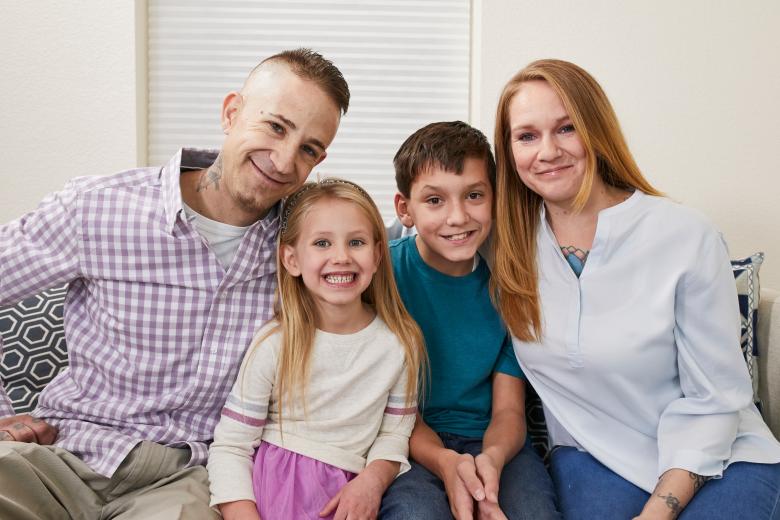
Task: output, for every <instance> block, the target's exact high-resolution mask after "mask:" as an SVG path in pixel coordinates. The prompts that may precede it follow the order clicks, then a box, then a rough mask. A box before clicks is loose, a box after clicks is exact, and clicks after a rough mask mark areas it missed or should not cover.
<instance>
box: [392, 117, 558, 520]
mask: <svg viewBox="0 0 780 520" xmlns="http://www.w3.org/2000/svg"><path fill="white" fill-rule="evenodd" d="M393 163H394V165H395V171H396V183H397V185H398V193H397V194H396V196H395V208H396V213H397V214H398V218H399V220H400V221H401V223H402V224H403V225H404V226H406V227H407V228H410V227H412V226H414V227H415V228H416V230H417V235H416V236H407V237H404V238H401V239H398V240H394V241H392V242H391V243H390V255H391V257H392V261H393V270H394V272H395V277H396V282H397V283H398V289H399V292H400V293H401V297H402V298H403V301H404V304H405V305H406V307H407V309H408V310H409V312H410V313H411V315H412V317H413V318H414V319H415V320H416V321H417V323H418V324H419V325H420V328H421V329H422V331H423V334H424V335H425V342H426V347H427V349H428V356H429V361H430V379H429V381H428V385H427V387H426V388H425V391H424V400H423V402H421V405H420V413H418V416H417V423H416V425H415V428H414V431H413V432H412V437H411V439H410V443H409V447H410V454H411V456H412V458H413V459H414V460H413V461H412V469H411V470H410V471H409V472H407V473H405V474H404V475H401V476H400V477H399V478H398V479H397V480H396V481H395V483H394V484H393V485H392V486H391V487H390V488H389V489H388V491H387V493H386V494H385V496H384V499H383V502H382V509H381V511H380V517H381V518H383V519H400V518H433V519H438V518H451V516H450V514H451V515H452V516H454V517H455V518H456V519H469V520H470V519H472V518H474V517H475V514H477V515H478V516H479V518H505V517H508V518H534V519H544V518H559V516H558V513H557V512H556V510H555V501H554V492H553V488H552V484H551V482H550V479H549V476H548V475H547V472H546V471H545V468H544V465H543V464H542V462H541V460H540V459H539V457H538V455H536V453H535V452H534V451H533V449H532V448H531V446H530V444H526V443H525V440H526V428H525V404H524V402H525V386H524V385H525V383H524V378H523V374H522V371H521V370H520V367H519V366H518V364H517V360H516V358H515V356H514V352H513V351H512V346H511V342H510V341H509V337H508V335H507V333H506V329H505V327H504V325H503V323H502V321H501V319H500V317H499V316H498V313H497V312H496V310H495V308H494V307H493V305H492V303H491V300H490V294H489V277H490V272H489V270H488V267H487V265H486V264H485V261H484V260H483V259H482V258H481V257H480V256H479V254H478V253H477V249H478V248H479V247H480V246H481V245H482V244H483V243H484V242H485V240H486V239H487V238H488V235H489V234H490V229H491V223H492V215H493V190H494V188H495V172H496V167H495V161H494V159H493V154H492V153H491V150H490V145H489V144H488V141H487V139H486V138H485V136H484V135H483V134H482V133H481V132H480V131H479V130H477V129H475V128H472V127H470V126H469V125H467V124H466V123H463V122H460V121H454V122H442V123H433V124H430V125H428V126H425V127H424V128H421V129H420V130H418V131H417V132H415V133H414V134H412V135H411V136H410V137H409V138H408V139H407V140H406V141H405V142H404V143H403V145H401V148H400V149H399V150H398V153H396V156H395V158H394V160H393Z"/></svg>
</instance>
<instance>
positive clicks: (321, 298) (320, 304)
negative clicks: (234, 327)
mask: <svg viewBox="0 0 780 520" xmlns="http://www.w3.org/2000/svg"><path fill="white" fill-rule="evenodd" d="M280 254H281V255H282V263H283V264H284V266H285V268H286V269H287V270H288V271H289V272H290V274H291V275H293V276H300V277H302V278H303V283H304V285H305V286H306V288H307V289H308V290H309V293H310V294H311V296H312V297H313V299H314V302H315V304H316V306H317V310H318V314H319V316H321V317H325V316H333V315H338V316H343V317H345V318H346V317H348V316H350V314H349V313H350V312H357V313H360V312H363V306H362V302H361V300H360V296H361V295H362V294H363V291H365V290H366V289H367V288H368V285H369V284H370V283H371V279H372V277H373V276H374V273H375V272H376V270H377V267H378V266H379V260H380V256H381V249H380V247H379V244H378V243H377V242H376V241H375V240H374V230H373V228H372V226H371V222H370V221H369V220H368V218H367V217H366V215H365V214H364V213H363V211H362V210H361V209H360V207H359V206H358V205H357V204H355V203H353V202H349V201H345V200H340V199H332V198H327V199H322V200H320V201H318V202H316V203H315V204H314V205H313V206H312V207H311V209H310V210H309V211H308V213H307V214H306V215H305V216H304V218H303V222H301V233H300V235H299V236H298V240H297V241H296V243H295V244H294V245H292V246H290V245H282V246H281V248H280ZM334 313H336V314H334ZM345 313H346V314H345Z"/></svg>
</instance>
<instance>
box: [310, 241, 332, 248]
mask: <svg viewBox="0 0 780 520" xmlns="http://www.w3.org/2000/svg"><path fill="white" fill-rule="evenodd" d="M329 245H330V242H329V241H328V240H325V239H321V240H315V241H314V247H328V246H329Z"/></svg>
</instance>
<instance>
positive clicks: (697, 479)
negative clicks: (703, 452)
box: [688, 471, 712, 494]
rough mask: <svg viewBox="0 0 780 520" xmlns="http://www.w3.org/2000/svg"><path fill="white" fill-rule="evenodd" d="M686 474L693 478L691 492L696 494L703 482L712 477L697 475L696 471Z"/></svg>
mask: <svg viewBox="0 0 780 520" xmlns="http://www.w3.org/2000/svg"><path fill="white" fill-rule="evenodd" d="M688 476H689V477H691V480H693V493H694V494H696V493H697V492H698V491H699V490H700V489H701V488H702V486H704V484H706V483H707V481H708V480H710V479H711V478H712V477H710V476H706V475H698V474H696V473H693V472H692V471H689V472H688Z"/></svg>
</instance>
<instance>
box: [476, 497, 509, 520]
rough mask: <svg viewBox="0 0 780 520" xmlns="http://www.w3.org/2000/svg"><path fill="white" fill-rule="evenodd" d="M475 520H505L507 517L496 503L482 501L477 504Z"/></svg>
mask: <svg viewBox="0 0 780 520" xmlns="http://www.w3.org/2000/svg"><path fill="white" fill-rule="evenodd" d="M477 520H507V517H506V515H505V514H504V512H503V511H501V508H500V507H499V505H498V504H497V503H496V502H491V501H490V500H483V501H482V502H477Z"/></svg>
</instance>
